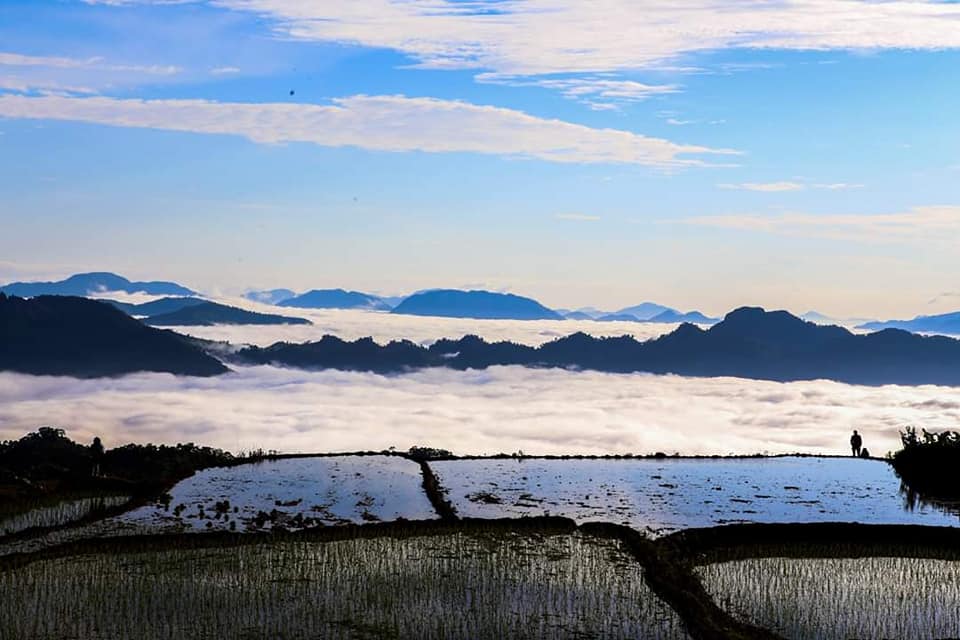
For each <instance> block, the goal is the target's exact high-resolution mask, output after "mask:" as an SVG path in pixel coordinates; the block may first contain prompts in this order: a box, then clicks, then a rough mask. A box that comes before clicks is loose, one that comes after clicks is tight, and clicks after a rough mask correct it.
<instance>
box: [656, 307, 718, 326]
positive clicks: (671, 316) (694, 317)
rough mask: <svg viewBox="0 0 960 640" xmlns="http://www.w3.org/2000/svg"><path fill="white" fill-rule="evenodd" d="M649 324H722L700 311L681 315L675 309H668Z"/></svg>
mask: <svg viewBox="0 0 960 640" xmlns="http://www.w3.org/2000/svg"><path fill="white" fill-rule="evenodd" d="M647 322H663V323H670V324H682V323H684V322H690V323H693V324H716V323H718V322H720V318H709V317H707V316H705V315H703V314H702V313H700V312H699V311H688V312H687V313H681V312H679V311H676V310H674V309H667V310H666V311H664V312H662V313H658V314H657V315H655V316H653V317H652V318H650V319H649V320H647Z"/></svg>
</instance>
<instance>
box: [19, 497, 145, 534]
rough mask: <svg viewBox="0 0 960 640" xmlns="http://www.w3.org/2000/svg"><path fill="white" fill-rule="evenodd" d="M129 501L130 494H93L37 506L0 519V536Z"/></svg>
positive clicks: (59, 522) (64, 521)
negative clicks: (92, 495)
mask: <svg viewBox="0 0 960 640" xmlns="http://www.w3.org/2000/svg"><path fill="white" fill-rule="evenodd" d="M129 501H130V496H94V497H87V498H79V499H75V500H62V501H59V502H55V503H54V504H47V505H43V506H37V507H36V508H33V509H30V510H28V511H22V512H20V513H15V514H13V515H10V516H7V517H5V518H3V519H0V536H4V535H11V534H14V533H19V532H21V531H25V530H27V529H33V528H37V527H56V526H61V525H65V524H69V523H71V522H76V521H77V520H82V519H84V518H86V517H87V516H90V515H92V514H94V513H97V512H100V511H106V510H107V509H110V508H112V507H118V506H120V505H122V504H125V503H127V502H129Z"/></svg>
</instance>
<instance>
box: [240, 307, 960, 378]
mask: <svg viewBox="0 0 960 640" xmlns="http://www.w3.org/2000/svg"><path fill="white" fill-rule="evenodd" d="M354 353H356V357H354ZM237 358H238V361H240V362H243V363H261V364H262V363H273V364H278V365H283V366H294V367H302V368H324V367H335V368H348V369H357V370H367V371H378V372H393V371H403V370H408V369H417V368H422V367H428V366H429V367H449V368H453V369H482V368H484V367H489V366H493V365H523V366H532V367H564V368H575V369H592V370H598V371H609V372H640V371H643V372H650V373H661V374H666V373H672V374H678V375H686V376H704V377H716V376H732V377H739V378H752V379H758V380H775V381H784V382H786V381H795V380H816V379H829V380H836V381H840V382H847V383H852V384H868V385H879V384H904V385H918V384H940V385H950V386H960V341H958V340H955V339H952V338H946V337H942V336H930V337H926V336H919V335H915V334H911V333H908V332H906V331H900V330H896V329H887V330H884V331H880V332H878V333H874V334H868V335H856V334H853V333H851V332H850V331H848V330H847V329H844V328H842V327H836V326H820V325H816V324H813V323H812V322H806V321H804V320H801V319H800V318H797V317H796V316H793V315H791V314H789V313H787V312H786V311H772V312H768V311H764V310H763V309H760V308H755V307H743V308H740V309H736V310H735V311H732V312H730V313H729V314H727V316H726V317H725V318H724V319H723V320H722V321H721V322H719V323H717V324H715V325H713V326H712V327H710V328H709V329H706V330H704V329H701V328H699V327H697V326H696V325H693V324H689V323H686V324H682V325H680V326H679V327H678V328H677V329H676V330H675V331H673V332H671V333H669V334H667V335H664V336H661V337H660V338H657V339H655V340H649V341H646V342H640V341H637V340H636V339H634V338H633V337H630V336H623V337H619V338H595V337H593V336H589V335H587V334H584V333H574V334H572V335H569V336H567V337H564V338H560V339H557V340H554V341H552V342H548V343H546V344H543V345H541V346H540V347H529V346H525V345H519V344H515V343H511V342H496V343H489V342H486V341H485V340H483V339H481V338H479V337H477V336H465V337H463V338H461V339H460V340H449V339H444V340H439V341H437V342H435V343H434V344H433V345H431V346H430V347H420V346H417V345H415V344H413V343H408V342H403V343H390V344H388V345H385V346H380V345H377V344H376V343H374V342H373V341H372V340H370V339H365V340H361V341H357V342H353V343H351V342H343V341H340V340H338V339H335V338H325V340H324V341H321V342H320V343H305V344H301V345H295V344H277V345H273V346H272V347H267V348H265V349H264V348H258V347H250V348H247V349H244V350H242V351H240V352H239V353H238V354H237Z"/></svg>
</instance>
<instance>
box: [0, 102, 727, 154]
mask: <svg viewBox="0 0 960 640" xmlns="http://www.w3.org/2000/svg"><path fill="white" fill-rule="evenodd" d="M0 116H4V117H8V118H32V119H51V120H68V121H75V122H86V123H94V124H101V125H109V126H118V127H138V128H148V129H165V130H172V131H187V132H193V133H204V134H227V135H238V136H243V137H246V138H248V139H250V140H252V141H253V142H257V143H263V144H272V143H284V142H306V143H312V144H316V145H321V146H328V147H343V146H353V147H360V148H364V149H371V150H378V151H424V152H434V153H436V152H472V153H482V154H495V155H504V156H516V157H523V158H535V159H539V160H546V161H548V162H559V163H610V164H640V165H649V166H656V167H663V168H675V167H682V166H690V165H703V164H705V163H704V161H702V160H700V159H697V158H689V157H687V156H689V155H698V154H735V153H736V152H734V151H731V150H725V149H712V148H709V147H702V146H695V145H684V144H677V143H674V142H671V141H669V140H664V139H660V138H651V137H647V136H643V135H640V134H636V133H632V132H630V131H623V130H617V129H595V128H591V127H587V126H583V125H579V124H573V123H570V122H565V121H562V120H554V119H545V118H538V117H536V116H532V115H529V114H526V113H524V112H522V111H516V110H513V109H504V108H500V107H492V106H481V105H475V104H470V103H467V102H460V101H453V100H439V99H435V98H408V97H405V96H364V95H358V96H351V97H346V98H338V99H336V100H334V101H333V104H331V105H314V104H296V103H272V104H254V103H225V102H213V101H206V100H136V99H117V98H107V97H89V98H70V97H61V96H42V97H33V96H19V95H3V96H0Z"/></svg>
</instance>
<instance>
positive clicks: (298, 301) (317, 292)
mask: <svg viewBox="0 0 960 640" xmlns="http://www.w3.org/2000/svg"><path fill="white" fill-rule="evenodd" d="M277 306H280V307H296V308H298V309H369V310H373V311H389V310H390V305H388V304H387V303H386V302H384V301H383V300H381V299H380V298H378V297H377V296H374V295H371V294H369V293H361V292H359V291H345V290H343V289H314V290H313V291H308V292H306V293H304V294H301V295H299V296H294V297H293V298H290V299H288V300H283V301H281V302H279V303H278V305H277Z"/></svg>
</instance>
